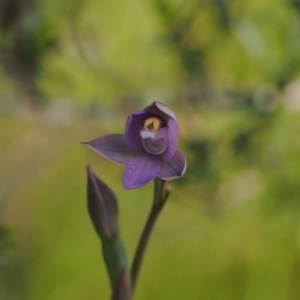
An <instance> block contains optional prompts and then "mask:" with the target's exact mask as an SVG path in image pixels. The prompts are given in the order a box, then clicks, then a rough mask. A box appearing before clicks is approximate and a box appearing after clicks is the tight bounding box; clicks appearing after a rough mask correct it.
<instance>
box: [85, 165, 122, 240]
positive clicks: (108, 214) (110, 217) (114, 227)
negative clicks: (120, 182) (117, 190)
mask: <svg viewBox="0 0 300 300" xmlns="http://www.w3.org/2000/svg"><path fill="white" fill-rule="evenodd" d="M87 175H88V182H87V199H88V211H89V215H90V218H91V220H92V223H93V225H94V228H95V230H96V232H97V234H98V235H99V237H100V238H101V239H106V238H110V237H112V236H114V235H116V234H117V233H118V221H117V218H118V203H117V198H116V196H115V194H114V192H113V191H112V190H111V189H110V188H109V187H108V186H107V185H106V184H105V183H104V182H103V181H102V180H100V179H99V178H98V177H97V176H96V175H95V174H94V172H93V171H92V169H91V168H90V167H89V166H88V167H87Z"/></svg>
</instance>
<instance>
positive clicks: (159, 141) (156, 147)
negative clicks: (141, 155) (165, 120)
mask: <svg viewBox="0 0 300 300" xmlns="http://www.w3.org/2000/svg"><path fill="white" fill-rule="evenodd" d="M167 134H168V130H167V128H166V127H163V128H161V129H159V130H158V131H157V132H153V131H147V130H142V131H141V137H142V144H143V146H144V149H145V150H146V151H147V152H148V153H151V154H155V155H159V154H162V153H163V152H164V151H165V150H166V148H167V144H168V142H167Z"/></svg>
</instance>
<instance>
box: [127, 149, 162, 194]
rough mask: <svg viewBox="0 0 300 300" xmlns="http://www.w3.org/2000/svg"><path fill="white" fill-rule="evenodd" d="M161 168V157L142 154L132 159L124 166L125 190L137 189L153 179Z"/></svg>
mask: <svg viewBox="0 0 300 300" xmlns="http://www.w3.org/2000/svg"><path fill="white" fill-rule="evenodd" d="M160 166H161V157H160V156H158V155H151V154H149V153H142V154H139V155H137V156H136V157H134V158H133V159H132V160H131V161H130V162H129V163H128V164H127V166H126V169H125V172H124V174H123V185H124V188H125V189H127V190H128V189H135V188H138V187H140V186H142V185H144V184H146V183H148V182H149V181H151V180H152V179H154V178H155V177H156V176H157V174H158V172H159V170H160Z"/></svg>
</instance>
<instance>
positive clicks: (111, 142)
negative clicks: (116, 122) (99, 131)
mask: <svg viewBox="0 0 300 300" xmlns="http://www.w3.org/2000/svg"><path fill="white" fill-rule="evenodd" d="M82 144H84V145H87V146H89V147H90V148H92V149H93V150H94V151H96V152H97V153H99V154H101V155H102V156H104V157H105V158H108V159H109V160H112V161H114V162H116V163H119V164H124V165H126V164H127V163H128V162H129V161H130V160H132V158H134V157H135V156H136V154H137V153H136V152H134V151H132V150H131V149H130V148H129V147H128V145H127V143H126V141H125V135H124V134H109V135H104V136H101V137H98V138H96V139H93V140H91V141H90V142H83V143H82Z"/></svg>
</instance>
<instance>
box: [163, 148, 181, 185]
mask: <svg viewBox="0 0 300 300" xmlns="http://www.w3.org/2000/svg"><path fill="white" fill-rule="evenodd" d="M185 170H186V157H185V155H184V154H183V153H182V152H180V151H176V153H175V155H174V156H173V157H172V158H171V159H170V160H169V161H168V162H165V163H163V164H162V166H161V169H160V171H159V173H158V175H157V176H158V177H159V178H161V179H164V180H171V179H174V178H179V177H182V176H183V175H184V173H185Z"/></svg>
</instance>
